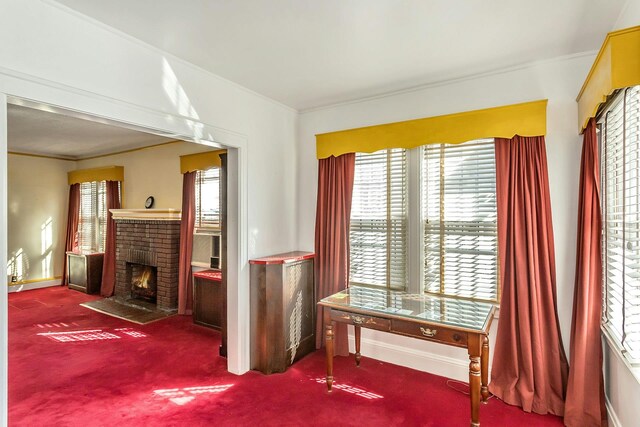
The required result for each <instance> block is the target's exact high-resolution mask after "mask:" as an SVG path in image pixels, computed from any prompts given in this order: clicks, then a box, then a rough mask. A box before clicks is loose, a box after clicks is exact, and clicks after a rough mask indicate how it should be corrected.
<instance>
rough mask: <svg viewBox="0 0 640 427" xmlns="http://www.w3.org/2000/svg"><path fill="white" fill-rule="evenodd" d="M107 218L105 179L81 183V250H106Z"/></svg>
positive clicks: (79, 230) (79, 236)
mask: <svg viewBox="0 0 640 427" xmlns="http://www.w3.org/2000/svg"><path fill="white" fill-rule="evenodd" d="M106 220H107V186H106V182H105V181H100V182H97V181H94V182H83V183H82V184H80V220H79V223H78V247H79V249H80V251H81V252H104V242H105V233H106V228H107V227H106Z"/></svg>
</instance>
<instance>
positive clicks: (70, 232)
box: [61, 184, 80, 286]
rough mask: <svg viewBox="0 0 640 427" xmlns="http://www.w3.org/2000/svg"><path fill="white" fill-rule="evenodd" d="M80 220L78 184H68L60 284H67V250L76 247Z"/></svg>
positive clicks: (69, 250) (70, 250) (73, 249)
mask: <svg viewBox="0 0 640 427" xmlns="http://www.w3.org/2000/svg"><path fill="white" fill-rule="evenodd" d="M79 222H80V184H71V185H70V186H69V208H68V212H67V237H66V239H65V244H64V252H65V253H64V263H63V264H62V265H63V268H62V282H61V285H62V286H66V285H68V284H69V277H68V274H67V252H73V251H75V250H76V249H77V248H78V223H79Z"/></svg>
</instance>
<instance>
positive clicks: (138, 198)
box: [8, 141, 209, 281]
mask: <svg viewBox="0 0 640 427" xmlns="http://www.w3.org/2000/svg"><path fill="white" fill-rule="evenodd" d="M208 149H209V148H208V147H203V146H202V145H196V144H192V143H188V142H183V141H178V142H175V143H169V144H165V145H159V146H156V147H150V148H145V149H141V150H137V151H131V152H128V153H122V154H114V155H109V156H103V157H98V158H95V159H90V160H80V161H77V162H75V161H67V160H56V159H50V158H41V157H32V156H23V155H15V154H9V158H8V172H9V174H8V179H9V182H8V192H9V194H8V198H9V205H8V206H9V209H8V210H9V212H8V213H9V218H8V225H9V226H8V240H9V247H8V249H9V263H11V262H12V260H17V261H16V262H17V265H18V266H21V268H19V270H20V271H19V272H18V276H19V280H34V281H35V280H42V279H49V278H52V277H59V276H61V275H62V269H63V260H64V240H65V233H66V227H67V205H68V197H69V185H68V182H67V172H68V171H71V170H75V169H86V168H94V167H100V166H108V165H118V166H124V174H125V175H124V207H127V208H143V207H144V202H145V200H146V199H147V197H148V196H154V198H155V204H154V208H175V209H180V208H181V205H182V174H181V173H180V156H181V155H183V154H191V153H196V152H201V151H207V150H208ZM49 219H50V223H49V224H47V222H48V220H49ZM43 227H44V229H43ZM46 227H48V229H47V228H46ZM47 259H49V260H50V261H48V263H49V264H47Z"/></svg>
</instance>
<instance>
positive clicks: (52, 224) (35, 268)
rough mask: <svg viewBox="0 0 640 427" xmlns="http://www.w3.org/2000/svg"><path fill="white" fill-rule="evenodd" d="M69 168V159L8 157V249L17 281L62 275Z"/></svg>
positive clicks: (71, 167) (71, 165) (73, 166)
mask: <svg viewBox="0 0 640 427" xmlns="http://www.w3.org/2000/svg"><path fill="white" fill-rule="evenodd" d="M73 169H75V162H72V161H66V160H56V159H46V158H39V157H30V156H21V155H15V154H9V156H8V179H9V184H8V193H9V194H8V197H9V212H8V228H9V233H8V236H7V238H8V245H9V246H8V250H9V259H10V260H11V259H15V260H16V261H18V258H20V261H19V263H20V264H21V265H22V269H21V270H22V271H19V272H17V273H18V276H19V277H18V279H19V280H29V281H31V280H40V279H51V278H54V277H60V276H62V269H63V261H64V246H65V233H66V229H67V205H68V199H69V185H68V184H67V172H68V171H70V170H73ZM34 171H37V173H34ZM49 233H50V234H49ZM47 258H48V259H49V261H48V262H47Z"/></svg>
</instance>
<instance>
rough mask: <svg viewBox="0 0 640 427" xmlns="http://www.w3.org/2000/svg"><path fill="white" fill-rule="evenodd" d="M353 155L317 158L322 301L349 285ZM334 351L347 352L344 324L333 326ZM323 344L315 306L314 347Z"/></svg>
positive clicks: (317, 246) (319, 314) (318, 271)
mask: <svg viewBox="0 0 640 427" xmlns="http://www.w3.org/2000/svg"><path fill="white" fill-rule="evenodd" d="M355 163H356V155H355V154H354V153H348V154H343V155H342V156H339V157H334V156H331V157H329V158H326V159H320V160H319V161H318V201H317V206H316V236H315V237H316V241H315V253H316V258H315V275H316V298H317V299H318V301H319V300H321V299H322V298H325V297H327V296H329V295H331V294H334V293H336V292H339V291H341V290H343V289H346V288H347V285H348V284H349V221H350V217H351V195H352V193H353V177H354V173H355ZM334 331H335V335H334V346H335V347H334V354H336V355H340V356H348V355H349V343H348V341H347V325H346V324H343V323H338V324H337V325H336V328H334ZM323 343H324V323H323V310H322V307H318V312H317V318H316V348H320V347H322V345H323Z"/></svg>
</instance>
